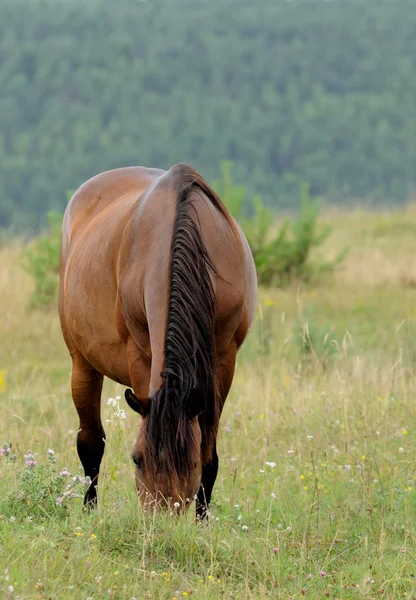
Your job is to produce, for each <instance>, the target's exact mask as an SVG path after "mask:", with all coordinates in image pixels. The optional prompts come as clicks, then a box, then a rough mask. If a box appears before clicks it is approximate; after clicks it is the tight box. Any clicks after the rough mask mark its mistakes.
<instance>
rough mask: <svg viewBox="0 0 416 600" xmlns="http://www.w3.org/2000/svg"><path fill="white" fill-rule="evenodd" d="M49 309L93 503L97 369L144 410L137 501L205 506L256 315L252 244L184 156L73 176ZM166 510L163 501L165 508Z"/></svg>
mask: <svg viewBox="0 0 416 600" xmlns="http://www.w3.org/2000/svg"><path fill="white" fill-rule="evenodd" d="M59 279H60V281H59V303H58V304H59V308H58V311H59V317H60V323H61V329H62V334H63V338H64V340H65V343H66V346H67V348H68V351H69V354H70V356H71V359H72V375H71V389H72V398H73V402H74V404H75V408H76V410H77V412H78V417H79V429H78V432H77V451H78V456H79V459H80V461H81V463H82V466H83V469H84V472H85V476H86V477H88V478H89V481H90V485H89V486H88V488H87V491H86V493H85V497H84V507H93V506H95V505H96V503H97V486H98V476H99V470H100V463H101V460H102V457H103V453H104V446H105V432H104V428H103V424H102V421H101V416H100V400H101V392H102V385H103V378H104V377H108V378H110V379H111V380H113V381H115V382H117V383H119V384H121V385H123V386H125V387H126V388H127V389H126V390H125V399H126V402H127V404H128V405H129V406H130V408H131V409H133V411H135V412H136V413H138V414H139V415H140V416H141V425H140V428H139V431H138V435H137V438H136V441H135V443H134V447H133V450H132V459H133V463H134V465H135V468H134V474H135V475H134V479H135V485H136V491H137V494H138V496H139V498H140V500H141V504H142V505H143V506H145V507H149V506H157V507H162V508H165V509H166V508H167V507H172V506H174V507H175V508H176V509H178V510H180V511H182V510H183V511H185V510H186V509H187V508H188V507H189V505H190V504H191V503H192V500H193V499H196V516H197V518H201V519H203V518H205V516H206V515H207V512H208V511H209V505H210V501H211V494H212V489H213V487H214V484H215V480H216V477H217V472H218V462H219V461H218V454H217V448H216V442H217V433H218V427H219V421H220V416H221V412H222V409H223V407H224V403H225V400H226V397H227V395H228V392H229V390H230V387H231V384H232V381H233V377H234V370H235V363H236V356H237V352H238V350H239V349H240V347H241V345H242V343H243V342H244V340H245V338H246V336H247V333H248V331H249V329H250V326H251V324H252V321H253V318H254V312H255V307H256V297H257V275H256V269H255V265H254V261H253V257H252V253H251V250H250V247H249V244H248V242H247V240H246V238H245V236H244V234H243V232H242V230H241V228H240V226H239V225H238V223H237V222H236V221H235V220H234V219H233V217H232V216H231V215H230V213H229V212H228V210H227V208H226V207H225V205H224V204H223V202H222V201H221V200H220V198H219V197H218V195H217V194H216V193H215V192H214V191H213V190H212V189H211V187H210V186H209V185H208V184H207V183H206V182H205V181H204V179H203V178H202V177H201V175H199V174H198V173H197V172H196V171H195V170H194V169H193V168H192V167H190V166H189V165H187V164H182V163H181V164H177V165H174V166H173V167H172V168H170V169H169V170H168V171H165V170H162V169H154V168H146V167H135V166H134V167H123V168H118V169H112V170H109V171H105V172H103V173H99V174H98V175H96V176H95V177H93V178H91V179H89V180H88V181H86V182H85V183H83V184H82V185H81V186H80V187H79V188H78V189H77V191H76V192H75V194H74V195H73V196H72V198H71V200H70V201H69V203H68V205H67V207H66V210H65V214H64V219H63V224H62V236H61V253H60V278H59ZM171 510H172V508H171Z"/></svg>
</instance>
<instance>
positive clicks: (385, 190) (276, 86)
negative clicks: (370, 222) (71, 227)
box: [0, 0, 416, 231]
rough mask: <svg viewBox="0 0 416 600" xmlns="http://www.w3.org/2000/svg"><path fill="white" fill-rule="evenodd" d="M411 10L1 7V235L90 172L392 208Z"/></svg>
mask: <svg viewBox="0 0 416 600" xmlns="http://www.w3.org/2000/svg"><path fill="white" fill-rule="evenodd" d="M415 67H416V3H415V2H414V0H396V1H395V2H392V1H390V0H333V1H332V2H323V1H321V0H311V1H310V2H309V1H308V2H303V3H300V2H284V1H278V0H275V1H273V2H270V1H269V0H259V1H258V2H256V3H254V4H253V2H251V0H232V1H229V2H223V0H211V1H209V2H207V1H206V0H174V1H172V0H159V1H158V2H136V1H135V0H119V1H118V2H117V6H115V5H114V2H112V0H89V1H88V2H87V1H86V0H70V1H66V2H63V1H59V0H31V1H30V2H28V0H4V1H3V3H2V19H1V20H0V132H1V133H0V227H3V228H4V227H12V228H13V229H14V230H15V231H16V230H17V231H22V230H24V229H33V228H36V227H37V226H38V225H39V223H41V222H43V220H44V217H45V214H46V212H47V211H48V210H49V209H51V208H55V209H59V210H62V209H63V207H64V205H65V202H66V198H67V193H68V192H70V191H72V190H74V189H75V188H76V187H77V186H78V185H79V184H80V183H82V182H83V181H84V180H85V179H87V178H88V177H90V176H92V175H94V174H96V173H97V172H99V171H102V170H105V169H108V168H112V167H116V166H121V165H128V164H143V165H148V166H159V167H165V168H166V167H169V166H171V165H172V164H174V163H175V162H179V161H187V162H190V163H191V164H192V165H194V166H195V167H196V168H198V169H200V170H201V172H202V173H203V175H204V176H205V177H206V178H207V179H210V180H212V179H213V178H215V177H216V176H217V174H218V171H219V166H220V162H221V161H222V160H225V159H229V160H232V161H233V162H234V163H235V165H236V168H235V173H236V177H237V179H238V180H239V181H240V182H242V183H244V185H246V186H247V189H248V191H249V193H250V194H251V193H253V192H256V193H261V194H263V196H264V198H265V200H266V201H267V203H268V204H270V205H272V206H275V207H279V206H281V207H288V206H294V205H296V202H297V197H298V189H299V183H300V182H301V181H306V182H308V183H309V184H310V186H311V192H312V194H313V195H323V196H325V197H326V199H327V200H328V201H330V202H336V203H339V204H342V205H344V206H345V205H346V203H348V202H350V201H354V202H356V199H357V198H361V199H362V200H361V203H362V204H365V203H370V202H385V203H388V204H390V205H392V204H394V203H396V202H400V201H403V199H405V198H406V196H407V194H408V193H409V192H411V191H412V190H413V189H414V187H415V173H416V136H415V134H414V132H415V131H416V103H415V101H414V99H415V97H416V79H415V77H414V76H413V75H414V72H415Z"/></svg>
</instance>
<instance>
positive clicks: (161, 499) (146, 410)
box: [125, 389, 203, 512]
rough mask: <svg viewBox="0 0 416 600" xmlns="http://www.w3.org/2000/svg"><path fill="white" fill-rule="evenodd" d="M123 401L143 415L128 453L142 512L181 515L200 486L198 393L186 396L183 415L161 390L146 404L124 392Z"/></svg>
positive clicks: (199, 406)
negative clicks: (162, 510)
mask: <svg viewBox="0 0 416 600" xmlns="http://www.w3.org/2000/svg"><path fill="white" fill-rule="evenodd" d="M125 397H126V400H127V403H128V404H129V406H130V407H131V408H132V409H133V410H135V411H136V412H138V413H139V414H140V415H141V416H142V424H141V427H140V430H139V433H138V436H137V440H136V443H135V444H134V447H133V451H132V459H133V462H134V465H135V468H136V473H135V480H136V489H137V493H138V495H139V497H140V499H141V501H142V504H143V505H144V506H145V507H146V508H151V507H158V508H169V509H171V510H175V511H178V512H179V511H180V510H186V509H187V508H188V507H189V505H190V504H191V502H192V499H193V498H194V496H195V495H196V494H197V492H198V490H199V487H200V485H201V474H202V455H201V441H202V439H201V437H202V436H201V428H200V424H199V419H198V416H199V414H200V413H201V410H202V406H203V403H202V398H201V395H200V393H199V392H198V391H197V390H193V391H192V392H191V394H190V395H189V397H188V398H187V401H186V407H185V410H181V408H180V406H177V405H175V404H174V403H172V402H168V401H167V398H166V392H165V391H164V390H163V389H161V390H159V391H158V392H157V393H156V394H153V395H152V396H151V397H150V398H146V399H141V398H138V397H137V396H135V395H134V394H133V392H131V391H130V390H126V393H125Z"/></svg>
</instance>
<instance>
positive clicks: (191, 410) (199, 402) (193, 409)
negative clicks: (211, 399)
mask: <svg viewBox="0 0 416 600" xmlns="http://www.w3.org/2000/svg"><path fill="white" fill-rule="evenodd" d="M203 410H204V396H203V394H202V392H201V390H198V389H196V388H194V389H193V390H191V393H190V394H189V398H188V403H187V406H186V415H187V417H188V419H189V420H192V419H194V418H195V417H197V416H198V415H200V414H201V413H202V411H203Z"/></svg>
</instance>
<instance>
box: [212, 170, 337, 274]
mask: <svg viewBox="0 0 416 600" xmlns="http://www.w3.org/2000/svg"><path fill="white" fill-rule="evenodd" d="M214 187H215V189H216V190H217V192H218V193H219V195H220V197H221V198H222V200H223V202H224V203H225V204H226V206H227V208H228V210H229V211H230V212H231V214H232V215H233V216H234V217H235V218H236V219H237V220H238V221H239V223H240V225H241V227H242V229H243V231H244V233H245V235H246V237H247V241H248V243H249V245H250V248H251V251H252V253H253V257H254V262H255V264H256V270H257V276H258V281H259V283H260V284H262V285H266V286H270V285H284V284H288V283H290V282H292V281H293V280H302V281H310V280H311V279H314V278H317V277H319V276H321V275H323V274H324V273H330V272H332V271H333V270H334V268H335V267H336V266H337V265H339V264H340V263H341V262H342V260H343V259H344V256H345V254H346V251H345V250H344V251H342V252H340V253H339V254H338V256H337V257H336V258H335V259H334V260H332V261H324V260H320V261H314V262H313V261H312V260H311V257H310V254H311V250H312V249H313V248H315V247H319V246H321V245H322V244H323V242H324V241H325V240H326V239H327V238H328V236H329V235H330V234H331V232H332V229H331V227H329V226H325V227H320V226H319V224H318V218H319V205H318V203H316V202H312V201H311V200H310V198H309V189H308V186H307V185H306V184H304V185H302V186H301V190H300V204H301V210H300V214H299V216H298V218H296V219H295V220H293V221H290V220H288V219H286V220H285V221H284V223H283V225H282V227H281V229H280V230H276V226H275V213H274V212H273V211H272V210H271V209H269V208H267V207H266V206H265V205H264V204H263V201H262V199H261V197H260V196H255V197H254V198H253V201H252V215H251V216H250V217H247V216H245V215H244V214H243V205H244V196H245V190H244V187H243V186H239V185H235V184H234V183H233V181H232V176H231V163H229V162H225V163H223V165H222V181H221V182H218V181H217V182H215V183H214Z"/></svg>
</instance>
